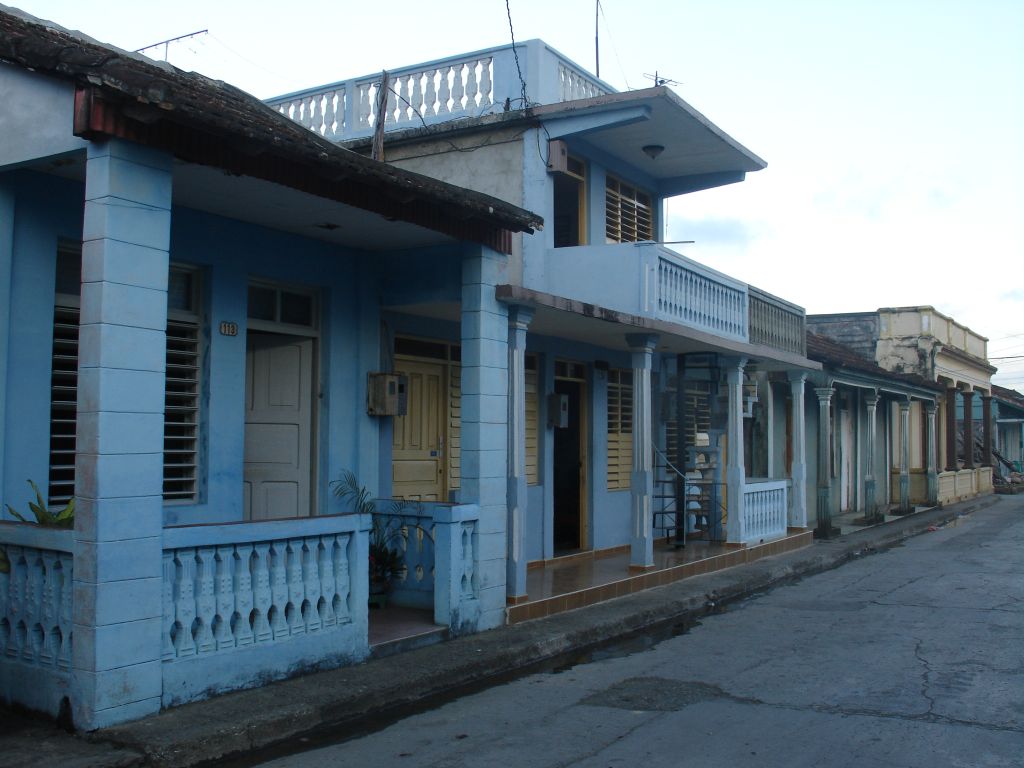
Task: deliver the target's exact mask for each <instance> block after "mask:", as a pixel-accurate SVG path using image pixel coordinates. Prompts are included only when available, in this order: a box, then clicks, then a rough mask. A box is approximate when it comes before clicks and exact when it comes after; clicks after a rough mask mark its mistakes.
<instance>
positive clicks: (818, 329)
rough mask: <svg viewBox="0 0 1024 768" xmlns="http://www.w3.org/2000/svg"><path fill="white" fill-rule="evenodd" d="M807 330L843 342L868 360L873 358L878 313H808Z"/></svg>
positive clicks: (876, 337) (876, 340)
mask: <svg viewBox="0 0 1024 768" xmlns="http://www.w3.org/2000/svg"><path fill="white" fill-rule="evenodd" d="M807 330H809V331H812V332H813V333H817V334H818V335H820V336H827V337H828V338H830V339H834V340H835V341H838V342H839V343H840V344H845V345H846V346H848V347H850V348H851V349H853V350H854V351H855V352H858V353H859V354H861V355H863V356H864V357H866V358H868V359H869V360H874V359H875V346H876V344H877V342H878V335H879V334H878V314H877V313H875V312H854V313H849V314H842V315H808V316H807Z"/></svg>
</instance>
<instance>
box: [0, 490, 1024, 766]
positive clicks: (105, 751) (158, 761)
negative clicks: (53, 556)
mask: <svg viewBox="0 0 1024 768" xmlns="http://www.w3.org/2000/svg"><path fill="white" fill-rule="evenodd" d="M1018 503H1020V502H1018V501H1017V500H1016V498H1003V497H1000V496H995V495H990V496H985V497H982V498H980V499H973V500H971V501H967V502H964V503H961V504H956V505H951V506H948V507H945V508H937V509H931V510H927V511H924V512H919V513H917V514H914V515H910V516H907V517H904V518H901V519H899V520H896V521H893V522H890V523H886V524H884V525H880V526H877V527H874V528H867V529H864V530H860V531H857V532H856V533H853V534H850V535H847V536H843V537H842V538H839V539H835V540H832V541H826V542H820V541H819V542H816V543H815V544H814V545H813V546H810V547H807V548H805V549H801V550H797V551H795V552H789V553H786V554H783V555H777V556H774V557H769V558H765V559H763V560H759V561H757V562H755V563H750V564H747V565H742V566H738V567H735V568H731V569H728V570H724V571H717V572H715V573H711V574H707V575H703V576H696V577H693V578H689V579H685V580H682V581H678V582H675V583H673V584H669V585H667V586H664V587H658V588H655V589H651V590H648V591H646V592H641V593H638V594H634V595H630V596H628V597H622V598H619V599H616V600H611V601H608V602H605V603H599V604H597V605H592V606H589V607H587V608H581V609H577V610H574V611H569V612H567V613H561V614H558V615H555V616H552V617H549V618H546V619H539V620H536V621H530V622H525V623H522V624H516V625H512V626H507V627H503V628H500V629H496V630H493V631H490V632H485V633H482V634H479V635H472V636H468V637H462V638H458V639H456V640H452V641H450V642H446V643H441V644H438V645H432V646H429V647H426V648H420V649H418V650H414V651H409V652H407V653H402V654H398V655H395V656H390V657H387V658H383V659H377V660H373V661H369V662H367V663H365V664H360V665H358V666H354V667H346V668H343V669H337V670H332V671H329V672H321V673H317V674H311V675H308V676H304V677H299V678H294V679H292V680H286V681H282V682H278V683H273V684H271V685H267V686H265V687H263V688H258V689H253V690H249V691H240V692H237V693H231V694H227V695H224V696H220V697H217V698H215V699H211V700H209V701H203V702H198V703H195V704H189V705H186V706H182V707H177V708H175V709H171V710H168V711H166V712H163V713H161V714H159V715H155V716H153V717H150V718H146V719H144V720H140V721H137V722H134V723H130V724H128V725H123V726H118V727H115V728H108V729H105V730H102V731H97V732H95V733H92V734H85V735H78V736H71V735H69V734H65V733H64V732H62V731H59V730H58V729H56V728H55V727H54V726H52V725H50V724H47V723H44V722H38V721H31V720H27V719H24V718H20V717H16V716H11V715H9V714H7V713H5V714H4V717H3V721H4V722H3V726H2V729H0V766H30V765H31V766H37V765H40V764H43V765H47V764H60V765H61V766H66V767H69V768H77V766H98V767H101V768H105V767H106V766H134V765H139V766H142V765H146V766H191V765H197V764H200V763H203V762H207V761H213V760H218V759H221V758H224V757H227V756H231V755H243V754H245V753H248V752H252V751H254V750H262V749H266V748H269V747H271V746H272V745H274V744H275V743H278V742H281V741H283V740H287V739H294V738H297V737H299V736H302V735H304V734H310V733H313V732H315V733H316V734H317V735H316V736H314V738H316V739H321V738H324V737H325V734H329V735H330V736H332V737H333V738H335V739H340V738H342V737H343V736H344V735H345V734H346V733H349V732H352V731H356V732H358V731H359V730H361V729H365V728H366V727H367V725H368V723H369V722H371V720H376V721H380V720H385V721H386V720H387V719H388V718H389V716H394V715H396V714H398V713H400V712H401V711H403V710H407V709H409V708H410V707H413V706H415V705H417V704H419V705H421V706H423V705H425V706H429V704H430V699H431V697H439V698H440V697H445V698H449V697H451V696H453V695H457V694H458V693H459V692H460V690H465V689H469V688H472V687H480V686H482V685H486V684H487V682H488V681H490V680H492V679H495V678H501V677H502V676H509V675H514V674H515V673H516V672H517V671H519V670H523V669H524V668H527V667H529V666H530V665H534V664H538V663H540V662H543V661H545V660H550V659H553V658H555V657H558V656H560V655H562V654H567V653H570V652H575V651H580V650H583V649H586V648H587V647H589V646H594V645H596V644H599V643H603V642H606V641H609V640H614V639H616V638H621V637H623V636H626V635H629V634H631V633H634V632H637V631H640V630H648V629H653V628H655V627H658V626H659V625H662V626H664V625H671V624H680V623H684V622H688V621H692V620H694V619H697V618H700V617H701V616H703V615H705V614H706V613H708V612H709V611H712V610H715V608H716V607H717V606H720V605H722V604H724V603H728V602H729V601H733V600H737V599H741V598H744V597H747V596H749V595H751V594H754V593H757V592H760V591H763V590H766V589H769V588H771V587H773V586H777V585H780V584H784V583H786V582H787V581H789V580H792V579H794V578H799V577H802V576H807V575H811V574H814V573H818V572H821V571H824V570H828V569H830V568H835V567H837V566H839V565H842V564H843V563H845V562H847V561H849V560H851V559H854V558H858V557H862V556H866V555H870V554H872V553H873V552H875V551H877V550H881V549H885V548H887V547H890V546H893V545H895V544H898V543H899V542H900V541H902V540H903V539H905V538H908V537H910V536H914V535H917V534H919V533H923V532H925V531H927V530H928V528H929V527H931V526H937V525H942V524H944V523H946V522H948V521H950V520H954V519H955V518H956V517H958V516H962V515H965V514H968V513H971V512H975V511H979V510H982V509H984V508H986V507H989V506H992V505H993V504H1018Z"/></svg>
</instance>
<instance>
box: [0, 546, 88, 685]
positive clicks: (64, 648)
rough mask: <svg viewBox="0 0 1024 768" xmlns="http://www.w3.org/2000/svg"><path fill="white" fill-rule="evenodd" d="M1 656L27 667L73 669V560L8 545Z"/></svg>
mask: <svg viewBox="0 0 1024 768" xmlns="http://www.w3.org/2000/svg"><path fill="white" fill-rule="evenodd" d="M3 549H4V550H5V554H6V556H7V561H8V563H9V564H10V571H9V572H8V573H6V574H4V573H0V653H2V654H3V655H4V656H6V657H8V658H11V659H17V660H18V661H20V662H23V663H26V664H33V665H38V666H41V667H56V668H59V669H63V670H67V669H70V667H71V601H72V595H73V592H72V558H71V555H70V554H69V553H66V552H58V551H56V550H51V549H37V548H35V547H22V546H17V545H14V544H7V545H4V547H3Z"/></svg>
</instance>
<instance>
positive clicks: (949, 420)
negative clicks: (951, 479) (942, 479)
mask: <svg viewBox="0 0 1024 768" xmlns="http://www.w3.org/2000/svg"><path fill="white" fill-rule="evenodd" d="M956 433H957V427H956V387H946V471H947V472H956V470H957V455H956V454H957V450H956Z"/></svg>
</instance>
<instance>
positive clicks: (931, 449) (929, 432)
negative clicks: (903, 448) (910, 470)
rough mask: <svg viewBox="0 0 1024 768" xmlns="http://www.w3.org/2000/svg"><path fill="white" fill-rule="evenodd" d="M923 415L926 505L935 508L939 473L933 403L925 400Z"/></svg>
mask: <svg viewBox="0 0 1024 768" xmlns="http://www.w3.org/2000/svg"><path fill="white" fill-rule="evenodd" d="M924 415H925V433H924V434H925V438H924V439H925V447H924V450H925V456H926V457H927V461H928V467H927V470H926V471H927V473H928V505H929V506H935V505H936V504H938V503H939V473H938V468H937V467H938V459H937V456H936V451H935V401H934V400H926V401H925V403H924Z"/></svg>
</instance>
